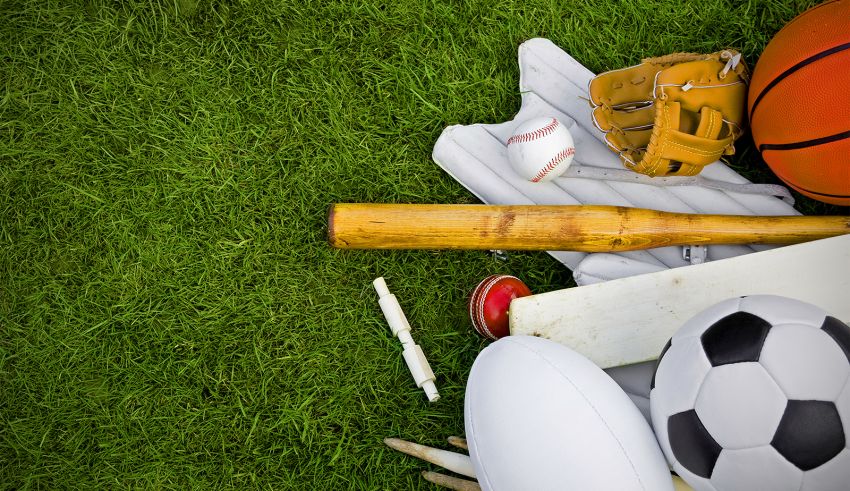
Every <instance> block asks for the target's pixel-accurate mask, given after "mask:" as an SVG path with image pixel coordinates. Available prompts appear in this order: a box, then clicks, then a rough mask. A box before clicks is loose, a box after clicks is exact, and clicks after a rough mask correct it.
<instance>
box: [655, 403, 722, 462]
mask: <svg viewBox="0 0 850 491" xmlns="http://www.w3.org/2000/svg"><path fill="white" fill-rule="evenodd" d="M667 435H668V437H669V438H670V447H671V448H672V450H673V456H674V457H675V458H676V460H677V461H678V462H679V463H680V464H682V466H684V467H685V469H687V470H689V471H691V472H693V473H694V474H696V475H698V476H700V477H704V478H706V479H709V478H711V473H712V471H714V464H715V463H716V462H717V457H719V456H720V451H721V450H723V448H722V447H721V446H720V445H719V444H718V443H717V442H716V441H714V438H712V437H711V435H710V434H709V433H708V430H707V429H705V426H703V424H702V421H700V420H699V416H698V415H697V412H696V411H695V410H693V409H691V410H690V411H684V412H681V413H678V414H674V415H673V416H670V418H669V419H667Z"/></svg>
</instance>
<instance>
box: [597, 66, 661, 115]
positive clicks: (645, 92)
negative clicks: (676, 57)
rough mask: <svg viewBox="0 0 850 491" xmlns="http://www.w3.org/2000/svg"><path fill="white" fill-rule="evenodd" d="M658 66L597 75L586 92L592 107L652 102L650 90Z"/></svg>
mask: <svg viewBox="0 0 850 491" xmlns="http://www.w3.org/2000/svg"><path fill="white" fill-rule="evenodd" d="M660 69H661V67H660V66H658V65H651V64H647V63H643V64H640V65H635V66H633V67H629V68H624V69H622V70H612V71H610V72H605V73H602V74H599V75H597V76H596V77H594V78H593V79H592V80H591V81H590V86H589V87H588V91H589V92H590V100H591V101H592V102H593V105H595V106H600V105H606V106H609V107H615V106H622V105H624V104H632V103H642V102H648V101H652V99H653V96H652V88H653V84H654V82H655V74H656V73H658V71H659V70H660Z"/></svg>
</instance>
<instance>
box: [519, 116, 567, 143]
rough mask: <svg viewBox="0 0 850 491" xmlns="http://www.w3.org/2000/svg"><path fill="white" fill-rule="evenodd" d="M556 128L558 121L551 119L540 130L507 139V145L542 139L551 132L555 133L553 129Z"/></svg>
mask: <svg viewBox="0 0 850 491" xmlns="http://www.w3.org/2000/svg"><path fill="white" fill-rule="evenodd" d="M557 127H558V120H557V119H555V118H552V121H551V122H550V123H549V124H547V125H546V126H544V127H542V128H540V129H539V130H534V131H529V132H528V133H522V134H519V135H514V136H512V137H510V138H508V145H510V144H512V143H527V142H530V141H534V140H536V139H538V138H543V137H544V136H546V135H549V134H551V133H552V132H553V131H555V128H557Z"/></svg>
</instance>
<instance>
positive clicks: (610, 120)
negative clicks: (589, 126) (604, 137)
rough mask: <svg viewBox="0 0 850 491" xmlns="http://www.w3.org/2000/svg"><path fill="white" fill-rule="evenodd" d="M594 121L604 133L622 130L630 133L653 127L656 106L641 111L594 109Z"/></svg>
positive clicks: (645, 107) (648, 106) (649, 106)
mask: <svg viewBox="0 0 850 491" xmlns="http://www.w3.org/2000/svg"><path fill="white" fill-rule="evenodd" d="M593 121H594V123H595V124H596V127H597V128H599V129H600V130H602V131H612V130H613V129H615V128H617V129H621V130H624V131H628V130H631V129H637V128H647V127H651V126H652V124H653V122H654V121H655V106H654V105H646V106H644V107H642V108H640V109H635V110H627V111H618V110H615V109H612V108H610V107H606V106H599V107H596V108H594V109H593Z"/></svg>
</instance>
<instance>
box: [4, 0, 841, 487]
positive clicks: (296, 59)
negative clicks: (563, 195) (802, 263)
mask: <svg viewBox="0 0 850 491" xmlns="http://www.w3.org/2000/svg"><path fill="white" fill-rule="evenodd" d="M122 3H123V4H124V5H123V6H116V5H114V4H113V3H112V2H103V3H97V2H91V3H86V2H59V1H41V2H14V1H12V2H9V1H2V2H0V67H2V70H0V90H2V96H1V97H0V232H2V235H0V244H2V253H0V323H1V324H0V377H2V378H0V487H2V488H6V489H60V488H68V487H83V488H94V487H97V488H113V489H121V488H169V489H172V488H174V489H176V488H200V489H206V488H237V489H249V488H262V489H329V490H330V489H426V488H428V486H426V484H427V483H425V482H424V481H423V480H422V479H421V478H420V476H419V475H418V472H417V471H418V470H421V469H428V468H429V466H428V465H426V464H423V463H419V462H415V461H413V460H412V459H410V458H407V457H404V456H401V455H399V454H395V453H393V452H391V451H389V450H387V449H385V448H384V447H383V445H382V443H381V439H382V438H384V437H386V436H397V437H401V438H405V439H408V440H414V441H418V442H421V443H425V444H430V445H433V446H440V447H446V446H447V445H446V444H445V437H447V436H449V435H460V434H463V394H464V383H465V380H466V376H467V374H468V371H469V368H470V367H471V365H472V362H473V360H474V359H475V356H476V354H477V353H478V351H479V350H480V349H481V348H483V347H484V346H485V342H483V341H481V340H480V339H479V338H477V337H476V336H475V335H473V334H472V331H471V328H470V326H469V323H468V321H467V318H466V311H465V307H466V305H465V303H466V297H467V295H468V293H469V291H470V290H471V289H472V288H473V286H474V285H475V284H476V283H477V282H478V281H479V280H480V279H482V278H483V277H484V276H486V275H488V274H491V273H500V272H501V273H510V274H516V275H519V276H521V277H522V278H523V279H524V280H525V281H526V282H527V283H528V284H529V286H530V287H531V288H532V289H533V290H535V291H546V290H552V289H556V288H563V287H566V286H569V285H571V284H572V280H571V276H570V272H569V271H568V270H566V269H565V268H563V267H562V266H560V264H558V263H556V262H555V261H554V260H553V259H551V258H550V257H549V256H548V255H546V254H544V253H516V254H511V255H510V257H509V259H508V260H507V261H506V262H500V261H497V260H495V259H494V258H492V257H491V256H490V255H488V254H487V253H486V252H428V251H421V252H415V251H397V252H373V251H338V250H332V249H331V248H329V247H328V245H327V244H326V238H325V234H326V212H327V208H328V205H329V204H331V203H333V202H354V201H358V202H359V201H365V202H387V203H395V202H399V203H402V202H403V203H475V202H476V199H475V198H474V197H473V196H472V195H471V194H470V193H468V192H467V191H465V189H464V188H463V187H462V186H461V185H460V184H458V183H457V182H455V181H454V180H453V179H451V178H450V177H449V176H448V175H446V174H445V173H443V172H442V171H441V170H440V169H439V168H438V167H437V166H436V165H435V164H434V163H433V162H432V161H431V159H430V153H431V149H432V146H433V144H434V142H435V140H436V138H437V136H438V135H439V134H440V132H441V131H442V129H443V128H444V127H446V126H447V125H450V124H458V123H475V122H500V121H504V120H507V119H510V118H511V117H512V115H513V114H514V113H515V112H516V111H517V110H518V108H519V103H520V94H519V92H518V89H517V85H518V77H519V72H518V68H517V65H516V50H517V46H518V45H519V44H520V43H521V42H523V41H525V40H527V39H529V38H533V37H538V36H542V37H547V38H549V39H551V40H553V41H554V42H555V43H556V44H558V45H559V46H561V47H562V48H564V49H565V50H566V51H567V52H569V53H571V54H572V55H573V56H574V57H575V58H576V59H577V60H579V61H580V62H582V63H583V64H585V65H586V66H587V67H589V68H590V69H591V70H594V71H602V70H606V69H612V68H617V67H621V66H625V65H627V64H632V63H635V62H637V61H638V60H639V59H640V58H641V57H645V56H651V55H659V54H665V53H668V52H673V51H704V52H710V51H715V50H718V49H721V48H723V47H727V46H736V47H738V48H740V49H742V50H743V52H744V54H745V56H746V58H747V60H748V62H749V63H750V64H751V65H752V64H754V63H755V61H756V59H757V57H758V54H759V53H760V52H761V50H762V49H763V47H764V46H765V44H766V43H767V41H768V40H769V39H770V37H771V36H772V35H773V34H774V33H775V32H776V31H777V30H778V29H779V28H780V27H781V26H782V25H783V23H784V22H786V21H788V20H789V19H791V18H792V17H793V16H794V15H796V14H797V13H799V12H801V11H802V10H804V9H805V8H806V7H808V6H809V5H811V4H813V2H743V3H742V2H733V1H719V0H705V1H703V2H687V3H685V2H678V1H640V2H631V3H628V4H623V5H621V2H618V1H613V0H609V1H598V2H597V1H583V2H582V1H575V2H546V1H536V0H529V1H526V2H508V1H504V0H487V1H482V0H468V1H463V2H451V3H441V2H432V1H424V2H416V1H400V2H382V1H380V0H365V1H361V2H339V1H327V2H274V1H268V2H260V1H253V2H252V1H249V0H244V1H241V2H238V1H234V2H195V1H193V0H176V1H174V2H163V3H161V4H157V3H156V2H153V1H151V2H139V3H133V2H122ZM740 148H741V149H742V150H743V151H741V152H739V155H738V156H736V158H735V160H734V161H733V165H734V166H735V168H736V169H737V170H739V172H741V173H743V174H745V175H748V176H751V177H754V178H755V179H758V180H761V181H771V182H775V181H773V179H774V178H773V177H772V176H771V175H770V174H769V173H767V172H766V171H765V170H764V165H763V164H762V163H761V162H760V161H759V160H758V156H757V155H756V154H755V152H754V151H753V150H752V148H751V144H750V146H747V142H744V143H743V145H742V146H741V147H740ZM799 204H800V206H799V208H800V209H801V210H803V211H804V212H806V213H811V214H824V213H836V212H838V211H840V210H838V209H837V208H836V207H829V206H826V205H821V204H818V203H816V202H813V201H811V200H807V199H804V198H801V197H800V199H799ZM845 211H846V210H845ZM381 275H383V276H384V277H386V279H387V282H388V284H389V286H390V288H391V290H392V291H393V292H394V293H396V294H397V295H398V297H399V299H400V301H401V303H402V306H403V307H404V309H405V310H406V313H407V315H408V318H409V319H410V320H411V323H412V324H413V325H414V333H413V334H414V336H415V337H416V339H417V342H418V343H419V344H420V345H421V346H422V347H423V349H424V350H425V352H426V353H427V355H428V357H429V359H430V361H431V365H432V367H433V369H434V371H435V373H437V376H438V379H437V385H438V388H439V389H440V392H441V394H442V396H443V398H442V400H441V401H439V402H437V403H434V404H432V405H429V404H428V403H427V402H426V400H425V398H424V395H423V393H422V391H421V390H420V389H417V388H416V387H415V385H414V384H413V382H412V380H411V378H410V375H409V373H408V372H407V369H406V367H405V366H404V365H403V362H402V359H401V354H400V346H399V344H398V343H397V342H396V341H395V340H394V339H392V338H391V336H390V332H389V330H388V328H387V326H386V324H385V321H384V319H383V317H382V315H381V313H380V310H379V308H378V304H377V296H376V295H375V293H374V290H373V289H372V286H371V281H372V279H374V278H375V277H377V276H381Z"/></svg>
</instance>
